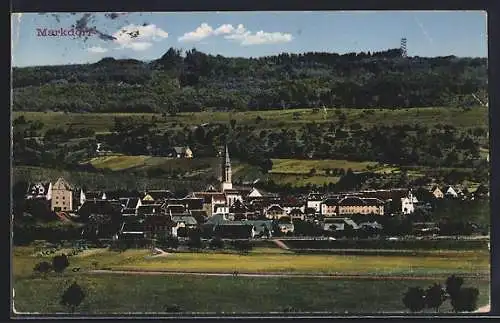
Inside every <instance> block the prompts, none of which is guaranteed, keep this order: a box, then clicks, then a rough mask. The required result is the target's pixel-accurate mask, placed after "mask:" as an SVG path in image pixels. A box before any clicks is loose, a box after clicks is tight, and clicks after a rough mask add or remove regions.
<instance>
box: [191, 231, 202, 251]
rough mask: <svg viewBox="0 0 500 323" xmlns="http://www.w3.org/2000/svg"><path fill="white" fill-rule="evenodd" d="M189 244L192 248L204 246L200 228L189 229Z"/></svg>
mask: <svg viewBox="0 0 500 323" xmlns="http://www.w3.org/2000/svg"><path fill="white" fill-rule="evenodd" d="M188 245H189V248H192V249H199V248H201V247H202V242H201V232H200V230H197V229H193V230H190V231H189V242H188Z"/></svg>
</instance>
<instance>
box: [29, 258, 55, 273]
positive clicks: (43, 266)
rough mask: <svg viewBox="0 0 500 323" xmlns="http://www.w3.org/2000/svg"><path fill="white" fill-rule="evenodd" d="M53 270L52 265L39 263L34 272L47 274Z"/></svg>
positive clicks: (44, 262) (45, 262)
mask: <svg viewBox="0 0 500 323" xmlns="http://www.w3.org/2000/svg"><path fill="white" fill-rule="evenodd" d="M51 270H52V265H51V264H50V263H49V262H47V261H42V262H39V263H38V264H36V265H35V267H34V268H33V271H36V272H39V273H41V274H46V273H48V272H50V271H51Z"/></svg>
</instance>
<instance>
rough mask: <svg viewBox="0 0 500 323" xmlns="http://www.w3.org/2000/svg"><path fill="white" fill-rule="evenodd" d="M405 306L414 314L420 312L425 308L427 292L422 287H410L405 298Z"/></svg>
mask: <svg viewBox="0 0 500 323" xmlns="http://www.w3.org/2000/svg"><path fill="white" fill-rule="evenodd" d="M403 304H404V305H405V306H406V308H408V309H409V310H410V311H412V312H420V311H421V310H423V309H424V307H425V291H424V290H423V289H422V288H420V287H410V288H408V291H407V292H406V293H405V294H404V296H403Z"/></svg>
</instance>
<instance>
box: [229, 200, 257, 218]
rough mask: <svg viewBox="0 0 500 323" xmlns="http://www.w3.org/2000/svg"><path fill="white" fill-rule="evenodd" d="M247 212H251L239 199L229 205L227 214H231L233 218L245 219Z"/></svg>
mask: <svg viewBox="0 0 500 323" xmlns="http://www.w3.org/2000/svg"><path fill="white" fill-rule="evenodd" d="M249 213H253V212H250V209H249V208H248V207H247V206H246V205H245V204H243V202H242V201H241V200H236V202H234V204H233V205H231V206H230V207H229V214H231V215H232V216H233V218H234V219H235V220H246V219H247V218H248V214H249Z"/></svg>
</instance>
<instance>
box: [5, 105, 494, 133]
mask: <svg viewBox="0 0 500 323" xmlns="http://www.w3.org/2000/svg"><path fill="white" fill-rule="evenodd" d="M336 111H339V112H336ZM340 112H342V113H344V114H345V115H346V117H347V119H346V120H347V123H351V122H360V123H362V125H363V126H375V125H376V126H381V125H401V124H425V125H427V126H432V125H436V124H438V123H441V124H452V125H454V126H455V127H457V128H471V127H477V126H478V125H487V124H488V110H487V108H484V107H475V108H473V109H471V110H469V111H464V110H462V109H457V108H449V107H435V108H411V109H382V108H381V109H329V110H328V112H327V115H326V118H325V115H324V113H323V112H322V111H321V112H319V113H312V110H311V109H293V110H269V111H246V112H198V113H179V114H177V115H176V116H162V115H161V114H155V113H64V112H19V111H14V113H13V118H17V117H18V116H21V115H23V116H24V117H25V118H26V119H27V120H39V121H41V122H42V123H44V125H45V127H44V130H47V129H50V128H55V127H63V128H66V127H69V126H72V127H73V128H74V129H79V128H90V129H93V130H94V131H96V132H98V133H99V132H107V131H109V129H110V128H111V127H113V125H114V120H115V118H126V117H131V118H133V119H135V120H136V121H139V122H140V121H151V119H152V118H153V117H154V118H155V120H156V121H155V124H156V125H157V126H158V128H159V129H168V128H172V127H183V126H185V125H199V124H203V123H213V122H216V123H221V122H222V123H228V122H229V120H231V119H234V120H236V121H237V124H248V125H250V124H251V125H256V126H257V128H262V129H271V128H275V127H280V126H285V125H286V126H287V127H294V126H299V125H302V124H304V123H309V122H311V121H314V122H317V123H322V122H332V121H336V120H337V119H338V114H340ZM295 113H299V114H300V115H301V117H300V118H299V119H297V120H296V119H294V117H293V116H294V114H295ZM257 116H260V117H261V118H262V119H263V120H262V121H261V122H259V123H258V124H257V123H256V122H255V119H256V117H257ZM481 120H483V121H481ZM174 124H175V126H174Z"/></svg>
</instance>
